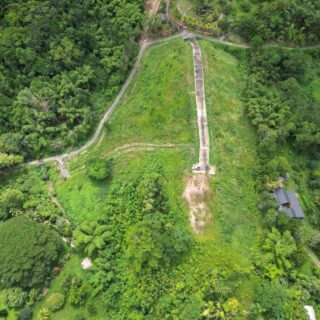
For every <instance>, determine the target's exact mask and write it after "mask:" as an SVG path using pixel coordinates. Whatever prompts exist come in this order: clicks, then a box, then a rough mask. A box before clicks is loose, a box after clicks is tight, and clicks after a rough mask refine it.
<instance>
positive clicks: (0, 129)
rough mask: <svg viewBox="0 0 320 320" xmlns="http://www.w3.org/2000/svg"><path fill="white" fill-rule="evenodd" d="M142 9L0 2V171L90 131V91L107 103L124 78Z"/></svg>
mask: <svg viewBox="0 0 320 320" xmlns="http://www.w3.org/2000/svg"><path fill="white" fill-rule="evenodd" d="M142 9H143V6H142V2H141V1H138V0H125V1H120V0H112V1H98V2H97V1H84V2H83V1H82V2H79V1H74V0H73V1H65V0H58V1H51V0H46V1H40V0H37V1H31V0H30V1H13V0H4V1H2V2H1V9H0V35H1V36H0V87H1V89H0V169H1V168H3V167H7V166H11V165H13V164H16V163H19V162H21V161H22V158H21V156H23V157H25V158H32V157H37V156H39V155H41V154H43V153H44V152H46V151H49V152H52V153H53V152H59V151H61V150H63V149H64V148H66V147H68V146H73V145H75V144H76V143H77V142H79V141H80V140H81V139H84V138H86V137H87V136H88V135H89V134H90V132H92V128H93V124H94V123H95V122H96V121H97V119H98V118H99V116H100V115H101V113H102V111H103V110H104V108H105V104H104V105H103V106H99V105H98V104H97V103H96V102H95V100H96V98H93V96H94V97H98V96H99V95H100V96H101V95H103V96H104V101H108V100H110V99H111V98H112V97H113V96H114V95H115V93H116V92H117V90H118V89H119V86H120V85H121V84H122V82H123V81H124V79H125V77H126V75H127V72H128V70H129V68H130V67H131V61H132V58H133V56H134V55H135V53H136V48H137V45H135V39H136V38H137V37H138V35H139V33H140V28H141V22H142ZM105 88H108V89H107V90H106V89H105ZM93 93H95V95H93Z"/></svg>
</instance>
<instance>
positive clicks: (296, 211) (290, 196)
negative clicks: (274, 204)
mask: <svg viewBox="0 0 320 320" xmlns="http://www.w3.org/2000/svg"><path fill="white" fill-rule="evenodd" d="M274 195H275V197H276V199H277V201H278V203H279V205H280V207H279V209H278V210H279V211H284V212H285V213H286V215H287V216H288V217H289V218H299V219H300V218H303V217H304V213H303V211H302V208H301V206H300V203H299V201H298V199H297V196H296V194H295V193H294V192H293V191H290V190H288V191H287V190H285V189H284V188H278V189H276V190H275V191H274Z"/></svg>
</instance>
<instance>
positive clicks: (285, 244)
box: [262, 228, 297, 278]
mask: <svg viewBox="0 0 320 320" xmlns="http://www.w3.org/2000/svg"><path fill="white" fill-rule="evenodd" d="M262 248H263V249H264V250H265V251H266V253H267V255H266V257H267V259H268V261H269V264H268V265H267V266H266V267H267V269H269V272H268V274H269V276H270V277H271V278H272V277H273V276H272V273H271V272H270V271H271V270H273V269H274V267H276V268H277V269H278V270H279V272H280V273H282V272H283V271H287V270H290V269H291V268H292V255H293V254H294V253H295V252H296V251H297V246H296V243H295V241H294V239H293V237H292V236H291V233H290V232H289V231H285V232H284V233H283V234H281V233H280V232H279V231H278V230H277V229H276V228H272V231H271V232H269V233H268V234H267V236H266V239H265V242H264V244H263V246H262Z"/></svg>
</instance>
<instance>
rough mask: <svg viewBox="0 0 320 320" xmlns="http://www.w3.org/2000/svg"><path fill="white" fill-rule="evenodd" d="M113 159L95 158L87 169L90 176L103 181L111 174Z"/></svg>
mask: <svg viewBox="0 0 320 320" xmlns="http://www.w3.org/2000/svg"><path fill="white" fill-rule="evenodd" d="M111 165H112V162H111V160H110V159H109V160H104V159H94V160H92V161H91V162H90V163H89V165H88V169H87V173H88V176H89V177H90V178H92V179H95V180H98V181H101V180H105V179H107V178H110V176H111Z"/></svg>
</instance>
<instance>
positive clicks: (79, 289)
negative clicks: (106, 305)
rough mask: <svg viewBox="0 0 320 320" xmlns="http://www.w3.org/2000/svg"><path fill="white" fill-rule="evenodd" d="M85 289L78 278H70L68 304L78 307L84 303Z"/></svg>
mask: <svg viewBox="0 0 320 320" xmlns="http://www.w3.org/2000/svg"><path fill="white" fill-rule="evenodd" d="M85 295H86V292H85V288H84V286H83V285H82V280H81V279H80V278H78V277H74V278H72V281H71V286H70V289H69V294H68V302H69V303H70V304H73V305H80V304H83V303H84V299H85Z"/></svg>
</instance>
